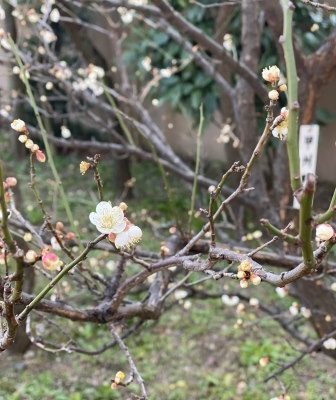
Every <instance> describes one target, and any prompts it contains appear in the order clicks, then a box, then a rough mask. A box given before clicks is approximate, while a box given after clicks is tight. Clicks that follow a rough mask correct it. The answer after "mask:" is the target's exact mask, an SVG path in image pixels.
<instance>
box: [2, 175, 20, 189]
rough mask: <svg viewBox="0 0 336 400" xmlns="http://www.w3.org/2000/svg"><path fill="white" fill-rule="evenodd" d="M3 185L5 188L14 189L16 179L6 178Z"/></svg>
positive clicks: (12, 177)
mask: <svg viewBox="0 0 336 400" xmlns="http://www.w3.org/2000/svg"><path fill="white" fill-rule="evenodd" d="M5 183H6V185H7V187H14V186H16V185H17V180H16V178H14V176H9V177H8V178H6V181H5Z"/></svg>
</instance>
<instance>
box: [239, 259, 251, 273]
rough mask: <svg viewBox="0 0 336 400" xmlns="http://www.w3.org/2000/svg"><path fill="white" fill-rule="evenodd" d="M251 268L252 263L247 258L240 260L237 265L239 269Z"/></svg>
mask: <svg viewBox="0 0 336 400" xmlns="http://www.w3.org/2000/svg"><path fill="white" fill-rule="evenodd" d="M251 268H252V265H251V263H250V262H249V261H248V260H244V261H242V262H241V263H240V264H239V266H238V269H239V270H240V271H251Z"/></svg>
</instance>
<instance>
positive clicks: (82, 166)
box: [79, 161, 91, 175]
mask: <svg viewBox="0 0 336 400" xmlns="http://www.w3.org/2000/svg"><path fill="white" fill-rule="evenodd" d="M90 167H91V164H90V163H88V162H86V161H82V162H81V163H80V164H79V171H80V173H81V174H82V175H84V174H85V173H86V172H87V170H88V169H89V168H90Z"/></svg>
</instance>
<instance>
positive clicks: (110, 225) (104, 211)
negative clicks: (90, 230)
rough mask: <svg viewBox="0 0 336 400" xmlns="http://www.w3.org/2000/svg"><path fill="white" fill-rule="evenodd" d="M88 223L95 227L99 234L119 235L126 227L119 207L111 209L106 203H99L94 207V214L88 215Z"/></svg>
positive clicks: (108, 203)
mask: <svg viewBox="0 0 336 400" xmlns="http://www.w3.org/2000/svg"><path fill="white" fill-rule="evenodd" d="M89 218H90V222H91V223H92V224H93V225H96V228H97V230H98V231H99V232H101V233H105V234H109V233H115V234H117V233H121V232H122V231H123V230H124V229H125V227H126V221H125V219H124V213H123V211H122V209H121V208H120V207H112V205H111V203H110V202H108V201H101V202H100V203H98V205H97V207H96V212H92V213H90V215H89Z"/></svg>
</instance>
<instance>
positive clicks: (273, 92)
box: [268, 90, 279, 101]
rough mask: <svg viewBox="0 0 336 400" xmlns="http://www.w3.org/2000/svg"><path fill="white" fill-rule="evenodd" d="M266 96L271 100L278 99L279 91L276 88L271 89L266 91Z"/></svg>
mask: <svg viewBox="0 0 336 400" xmlns="http://www.w3.org/2000/svg"><path fill="white" fill-rule="evenodd" d="M268 98H269V99H270V100H273V101H276V100H278V99H279V92H278V91H277V90H271V91H270V92H269V93H268Z"/></svg>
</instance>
